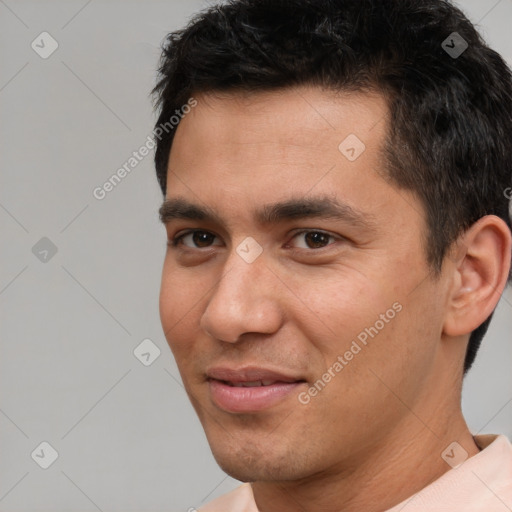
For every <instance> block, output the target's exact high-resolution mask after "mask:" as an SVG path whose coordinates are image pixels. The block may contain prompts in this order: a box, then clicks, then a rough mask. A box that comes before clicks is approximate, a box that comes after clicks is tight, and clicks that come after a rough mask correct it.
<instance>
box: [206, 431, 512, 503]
mask: <svg viewBox="0 0 512 512" xmlns="http://www.w3.org/2000/svg"><path fill="white" fill-rule="evenodd" d="M474 439H475V442H476V444H477V445H478V447H479V448H480V449H481V450H482V451H481V452H479V453H477V454H476V455H473V456H472V457H470V458H469V459H467V460H466V461H465V462H463V463H462V464H461V465H459V466H458V467H455V468H453V469H450V470H449V471H447V472H446V473H445V474H444V475H442V476H441V477H439V478H438V479H437V480H435V481H434V482H432V483H431V484H430V485H428V486H427V487H425V488H424V489H422V490H421V491H419V492H418V493H416V494H414V495H413V496H411V497H410V498H407V499H406V500H404V501H402V502H401V503H399V504H398V505H395V506H394V507H392V508H390V509H388V510H387V511H383V512H512V444H511V443H510V441H509V439H508V438H507V437H506V436H504V435H492V434H486V435H480V436H474ZM199 512H259V510H258V508H257V507H256V503H255V502H254V497H253V493H252V487H251V484H249V483H245V484H242V485H240V486H239V487H237V488H236V489H235V490H233V491H231V492H229V493H228V494H225V495H224V496H221V497H220V498H217V499H216V500H213V501H212V502H210V503H208V504H206V505H205V506H204V507H201V508H200V509H199Z"/></svg>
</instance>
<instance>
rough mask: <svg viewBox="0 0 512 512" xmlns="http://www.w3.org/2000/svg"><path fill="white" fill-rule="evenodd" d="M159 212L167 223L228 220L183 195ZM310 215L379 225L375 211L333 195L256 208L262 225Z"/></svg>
mask: <svg viewBox="0 0 512 512" xmlns="http://www.w3.org/2000/svg"><path fill="white" fill-rule="evenodd" d="M158 213H159V217H160V221H161V222H162V223H163V224H167V223H168V222H170V221H171V220H175V219H183V220H202V221H209V222H213V223H216V224H219V225H223V224H225V223H224V221H223V219H222V218H221V217H220V216H219V215H218V214H217V212H216V211H215V210H213V209H212V208H210V207H208V206H205V205H198V204H194V203H192V202H190V201H188V200H187V199H185V198H183V197H174V198H166V199H165V200H164V202H163V203H162V206H161V207H160V209H159V210H158ZM308 218H322V219H333V220H341V221H345V222H348V223H351V224H354V225H355V226H357V227H359V228H363V229H367V230H370V231H371V230H375V228H376V222H375V217H374V216H373V215H371V214H369V213H366V212H362V211H360V210H357V209H355V208H354V207H352V206H350V205H348V204H346V203H340V202H338V201H336V200H335V199H333V198H332V197H329V196H317V197H312V198H291V199H288V200H286V201H281V202H277V203H272V204H267V205H264V206H262V207H260V208H259V209H258V210H256V211H255V212H254V219H255V220H256V222H258V223H259V224H261V225H262V226H266V225H275V224H278V223H280V222H284V221H290V220H298V219H308Z"/></svg>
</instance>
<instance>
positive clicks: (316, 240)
mask: <svg viewBox="0 0 512 512" xmlns="http://www.w3.org/2000/svg"><path fill="white" fill-rule="evenodd" d="M306 238H307V239H308V243H309V242H311V243H312V245H314V246H316V247H317V246H318V244H320V245H321V246H323V245H322V243H323V242H327V240H328V238H329V237H328V236H327V235H326V234H324V233H318V232H312V233H306Z"/></svg>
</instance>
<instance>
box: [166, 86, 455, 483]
mask: <svg viewBox="0 0 512 512" xmlns="http://www.w3.org/2000/svg"><path fill="white" fill-rule="evenodd" d="M196 99H197V101H198V105H197V106H196V107H195V108H193V109H192V111H191V112H190V113H189V114H187V115H186V117H185V118H184V119H183V120H182V121H181V123H180V125H179V127H178V129H177V132H176V135H175V139H174V143H173V146H172V151H171V154H170V160H169V170H168V176H167V199H169V200H173V199H176V198H180V199H182V200H185V201H187V202H189V203H193V204H194V205H196V206H197V207H198V208H202V209H208V210H210V211H211V212H213V213H214V214H215V216H216V217H217V219H210V218H203V219H201V218H187V217H188V216H187V215H185V214H184V212H185V210H184V209H183V208H181V209H179V210H176V209H171V208H168V209H167V211H166V212H165V215H164V217H165V220H166V221H167V222H166V230H167V235H168V237H169V239H172V238H174V237H176V236H179V235H181V234H183V233H185V232H186V231H188V230H197V232H196V233H195V235H194V234H193V233H192V234H187V235H185V236H184V237H183V238H182V239H181V241H180V243H179V244H178V245H177V246H176V247H169V249H168V250H167V254H166V257H165V263H164V268H163V275H162V286H161V295H160V315H161V320H162V325H163V329H164V332H165V334H166V337H167V340H168V342H169V345H170V347H171V349H172V352H173V354H174V356H175V358H176V361H177V364H178V367H179V370H180V373H181V377H182V379H183V383H184V385H185V388H186V390H187V393H188V395H189V397H190V400H191V402H192V404H193V406H194V408H195V410H196V411H197V414H198V416H199V419H200V421H201V423H202V425H203V427H204V430H205V432H206V436H207V438H208V441H209V443H210V446H211V449H212V452H213V454H214V456H215V458H216V460H217V462H218V463H219V465H220V466H221V467H222V468H223V469H224V470H225V471H226V472H227V473H229V474H230V475H232V476H233V477H235V478H237V479H239V480H243V481H255V480H295V479H300V478H305V477H308V476H311V475H314V474H316V473H320V472H323V473H325V472H326V471H330V470H334V469H335V468H337V469H341V468H345V469H346V468H347V467H350V465H351V464H352V463H353V461H355V460H357V461H361V460H363V459H364V458H365V457H366V458H368V460H371V458H372V454H373V453H374V451H375V450H377V449H378V447H379V446H382V445H383V444H384V443H385V442H386V440H389V439H390V437H391V436H393V435H399V433H400V432H403V431H404V429H406V428H409V426H410V425H411V422H415V424H416V426H417V427H418V431H419V430H420V429H421V428H424V426H423V425H421V424H420V422H418V420H417V418H415V417H414V415H412V414H411V413H410V409H411V408H415V407H416V406H417V407H418V408H421V404H422V403H424V402H425V400H426V398H425V397H426V396H428V392H429V389H431V386H432V384H433V383H432V375H433V369H434V367H435V354H436V350H437V348H438V341H439V337H440V335H441V332H442V324H443V315H444V311H445V307H446V299H445V297H446V294H447V293H446V291H447V283H446V280H443V279H440V280H434V279H432V278H431V276H430V275H429V270H430V269H429V267H428V265H427V263H426V261H425V251H424V245H423V240H424V235H425V230H426V228H425V220H424V213H423V210H422V208H421V207H420V204H419V201H418V199H417V198H416V197H415V196H413V195H412V194H410V193H408V192H406V191H404V190H398V189H397V188H395V187H394V186H392V185H391V184H390V183H389V182H387V181H386V180H385V179H384V178H383V177H382V176H383V175H384V173H383V169H384V165H385V164H384V159H383V156H382V154H381V152H380V150H381V148H382V145H383V142H384V138H385V134H386V130H387V116H388V110H387V105H386V102H385V101H384V99H383V98H382V97H381V96H380V95H377V94H375V95H369V94H353V93H344V94H338V96H335V94H334V93H332V92H327V91H322V90H321V89H318V88H305V87H301V88H297V89H293V90H292V89H288V90H282V91H279V92H265V93H258V94H252V95H248V96H241V95H235V94H224V95H222V96H221V95H216V96H204V95H197V96H196ZM351 134H354V135H355V136H357V138H358V139H359V140H360V141H362V142H363V143H364V145H365V148H363V146H362V145H361V144H360V142H358V141H357V139H355V138H354V136H353V135H351ZM347 137H350V138H349V139H347ZM346 139H347V140H346ZM345 140H346V141H345ZM343 141H345V142H343ZM342 143H343V144H342ZM340 144H341V148H340V147H339V146H340ZM326 198H327V199H330V200H331V201H332V202H337V203H339V204H340V205H341V207H340V215H339V216H333V215H325V214H319V213H318V212H317V214H315V215H313V214H312V211H313V210H314V208H313V209H311V210H307V209H305V208H299V209H298V210H297V209H293V208H279V209H278V210H277V211H274V212H273V213H274V214H275V215H273V216H269V215H267V216H266V218H263V217H265V216H263V215H260V216H256V212H259V213H264V212H265V211H266V212H267V213H268V211H269V210H270V208H271V206H272V205H275V204H278V203H279V204H282V203H285V202H289V201H298V202H304V201H307V202H309V203H311V202H313V203H314V202H315V201H316V200H318V201H319V204H320V206H322V205H323V206H326V205H327V204H328V203H327V201H326ZM310 206H311V204H310ZM264 207H266V209H264ZM189 211H190V210H189ZM177 212H178V213H177ZM179 212H181V213H179ZM192 217H193V216H192ZM260 217H262V218H260ZM350 354H352V355H350ZM340 358H341V359H340ZM336 363H338V364H336ZM247 381H264V384H265V386H258V387H252V386H250V385H249V387H246V386H247V384H246V385H245V386H243V385H242V383H243V382H247ZM233 384H237V385H235V386H234V385H233ZM404 404H407V406H404ZM424 420H427V418H424Z"/></svg>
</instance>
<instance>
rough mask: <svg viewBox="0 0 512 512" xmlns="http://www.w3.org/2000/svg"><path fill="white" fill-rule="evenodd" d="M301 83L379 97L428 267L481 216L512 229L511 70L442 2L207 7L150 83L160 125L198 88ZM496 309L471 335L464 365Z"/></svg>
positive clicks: (166, 142) (348, 0) (252, 0)
mask: <svg viewBox="0 0 512 512" xmlns="http://www.w3.org/2000/svg"><path fill="white" fill-rule="evenodd" d="M298 85H315V86H320V87H323V88H328V89H333V90H345V91H370V90H377V91H379V92H381V93H382V94H384V95H385V97H386V98H387V100H388V106H389V109H390V125H389V133H388V136H387V141H386V146H385V148H383V150H384V152H385V156H386V158H385V160H386V164H387V165H386V177H387V178H389V180H390V182H391V183H393V184H394V185H395V186H396V187H398V188H402V189H406V190H410V191H412V192H413V193H415V194H416V196H417V197H418V198H419V200H420V203H421V204H422V206H423V208H424V211H425V213H426V221H427V225H428V230H427V233H426V234H425V251H426V258H427V261H428V263H429V265H430V267H431V269H432V272H433V275H434V276H437V275H439V273H440V270H441V266H442V263H443V260H444V258H445V256H446V254H447V251H448V250H449V248H450V246H451V244H452V243H453V242H454V241H455V240H456V239H457V237H458V236H459V235H460V234H462V233H463V232H464V231H465V230H467V229H468V228H469V227H470V226H471V225H472V224H473V223H475V222H476V221H477V220H478V219H479V218H481V217H483V216H485V215H496V216H498V217H500V218H501V219H503V220H504V221H505V222H506V223H507V225H508V227H509V228H511V231H512V227H511V220H510V214H509V200H508V198H507V193H506V191H507V190H510V188H509V187H511V185H512V79H511V72H510V69H509V68H508V66H507V64H506V63H505V62H504V60H503V59H502V58H501V57H500V55H499V54H498V53H496V52H495V51H494V50H492V49H490V48H489V47H488V46H487V45H486V44H485V43H484V41H483V40H482V38H481V36H480V35H479V34H478V32H477V30H476V29H475V27H474V26H473V25H472V23H471V22H470V21H469V20H468V19H467V18H466V16H465V15H464V14H463V13H462V12H461V11H460V10H459V9H458V8H456V7H455V6H453V5H452V4H451V3H450V2H449V1H447V0H293V1H290V0H230V1H227V2H225V3H221V4H218V5H215V6H211V7H208V8H207V9H204V10H203V11H201V12H199V13H198V14H196V15H195V16H194V17H193V18H192V19H191V20H190V22H189V23H188V25H187V26H186V27H185V28H184V29H181V30H178V31H175V32H171V33H170V34H169V35H168V36H167V38H166V40H165V42H164V44H163V46H162V55H161V61H160V65H159V69H158V79H157V85H156V86H155V88H154V89H153V91H152V93H153V94H154V95H155V96H156V101H155V107H156V108H157V109H159V117H158V119H157V122H156V127H158V126H160V125H162V124H164V123H166V122H168V120H169V118H170V117H171V116H172V115H173V114H174V113H175V111H176V110H179V109H181V108H182V106H183V105H185V104H186V103H187V100H188V99H189V98H190V97H191V96H192V95H193V94H198V93H209V92H216V91H217V92H221V91H233V92H236V91H248V92H256V91H260V90H275V89H282V88H287V87H293V86H298ZM173 136H174V131H173V130H170V131H167V130H166V134H164V135H163V137H162V138H161V139H160V140H159V141H158V142H157V144H156V151H155V166H156V173H157V178H158V182H159V184H160V187H161V189H162V192H163V194H164V196H165V193H166V182H167V165H168V160H169V153H170V150H171V145H172V140H173ZM511 274H512V273H511ZM510 278H511V275H509V281H510ZM493 314H494V312H493V313H492V314H491V315H490V316H489V317H488V318H487V319H486V321H485V322H484V323H482V324H481V325H480V326H479V327H478V328H477V329H475V330H474V331H473V332H472V333H471V336H470V340H469V344H468V348H467V352H466V357H465V361H464V374H465V373H466V372H467V371H468V370H469V368H470V367H471V365H472V364H473V361H474V359H475V356H476V353H477V351H478V349H479V347H480V343H481V340H482V338H483V336H484V334H485V333H486V331H487V328H488V326H489V322H490V320H491V318H492V316H493Z"/></svg>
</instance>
